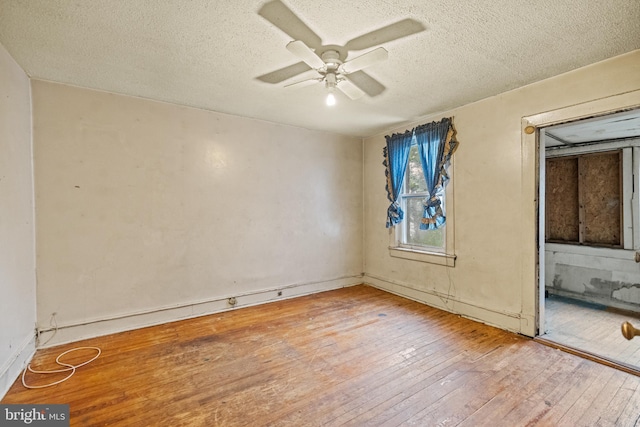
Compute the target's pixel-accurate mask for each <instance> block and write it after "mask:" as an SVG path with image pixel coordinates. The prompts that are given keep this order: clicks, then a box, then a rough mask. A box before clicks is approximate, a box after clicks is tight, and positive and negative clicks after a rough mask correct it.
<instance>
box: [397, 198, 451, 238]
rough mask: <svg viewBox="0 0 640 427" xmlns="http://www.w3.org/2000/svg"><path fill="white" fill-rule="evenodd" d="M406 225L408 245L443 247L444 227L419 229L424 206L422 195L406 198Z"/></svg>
mask: <svg viewBox="0 0 640 427" xmlns="http://www.w3.org/2000/svg"><path fill="white" fill-rule="evenodd" d="M406 200H407V204H406V206H407V211H406V212H405V215H406V217H405V218H406V221H407V222H406V227H407V241H406V242H404V243H406V244H408V245H419V246H434V247H438V248H442V247H444V227H443V228H440V229H438V230H420V221H421V220H422V214H423V211H424V207H423V204H422V201H423V200H424V199H423V198H422V197H411V198H407V199H406Z"/></svg>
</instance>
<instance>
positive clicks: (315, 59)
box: [287, 40, 325, 70]
mask: <svg viewBox="0 0 640 427" xmlns="http://www.w3.org/2000/svg"><path fill="white" fill-rule="evenodd" d="M287 49H288V50H289V52H291V53H293V54H294V55H295V56H297V57H298V58H300V59H302V60H303V61H304V62H305V63H306V64H307V65H308V66H309V67H311V68H315V69H316V70H318V69H321V68H324V67H325V63H324V61H323V60H322V59H321V58H320V57H319V56H318V55H316V53H315V52H314V51H313V50H311V48H310V47H309V46H307V45H306V44H304V42H302V41H300V40H296V41H293V42H291V43H289V44H287Z"/></svg>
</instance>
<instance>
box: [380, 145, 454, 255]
mask: <svg viewBox="0 0 640 427" xmlns="http://www.w3.org/2000/svg"><path fill="white" fill-rule="evenodd" d="M416 146H417V145H416V141H415V137H414V139H413V140H412V142H411V147H412V148H413V147H416ZM453 169H454V168H453V158H452V159H451V161H450V164H449V167H448V169H447V172H448V175H449V181H448V183H447V185H446V186H445V191H444V196H443V198H442V203H443V205H442V206H443V211H444V212H445V214H446V217H447V222H446V224H445V225H444V226H443V227H442V232H443V245H442V247H437V246H426V245H424V246H423V245H414V244H410V243H404V242H406V240H407V239H406V237H407V233H408V221H407V218H406V215H405V218H404V219H403V220H402V221H401V222H400V223H399V224H397V225H395V226H393V227H391V228H390V229H389V236H390V242H389V253H390V255H391V256H392V257H396V258H402V259H408V260H413V261H420V262H426V263H430V264H437V265H444V266H448V267H455V261H456V255H455V251H454V233H453V229H454V226H453V218H454V206H453V205H454V203H453V181H454V178H453ZM409 176H410V175H409V162H407V169H406V171H405V176H404V179H403V181H402V191H401V193H400V194H399V196H398V203H399V204H400V206H401V208H402V210H403V211H404V212H405V214H406V212H407V210H406V207H407V203H406V201H407V199H411V198H420V199H425V198H426V197H427V195H428V192H426V191H424V192H417V193H409V192H408V191H407V186H408V185H409Z"/></svg>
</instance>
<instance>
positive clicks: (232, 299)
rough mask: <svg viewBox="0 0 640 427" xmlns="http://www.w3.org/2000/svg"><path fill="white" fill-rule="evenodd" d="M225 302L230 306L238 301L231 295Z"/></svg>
mask: <svg viewBox="0 0 640 427" xmlns="http://www.w3.org/2000/svg"><path fill="white" fill-rule="evenodd" d="M227 302H228V303H229V305H230V306H231V307H233V306H235V305H236V304H237V303H238V301H237V300H236V297H231V298H229V299H228V300H227Z"/></svg>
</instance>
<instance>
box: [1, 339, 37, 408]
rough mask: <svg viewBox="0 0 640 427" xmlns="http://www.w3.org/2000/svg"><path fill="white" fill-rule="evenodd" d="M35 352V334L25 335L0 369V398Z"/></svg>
mask: <svg viewBox="0 0 640 427" xmlns="http://www.w3.org/2000/svg"><path fill="white" fill-rule="evenodd" d="M35 352H36V336H35V334H32V335H30V336H27V337H25V339H24V341H23V342H22V344H21V345H20V347H19V348H17V349H16V351H15V353H14V354H13V355H11V357H10V358H9V359H8V360H7V361H6V363H5V364H4V365H3V366H2V368H1V369H0V399H2V398H3V397H4V395H5V394H7V391H9V388H11V386H12V385H13V382H14V381H15V380H16V378H18V377H19V376H20V374H21V373H22V370H23V369H24V368H25V367H26V366H27V363H29V362H31V359H32V358H33V355H34V354H35Z"/></svg>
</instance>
